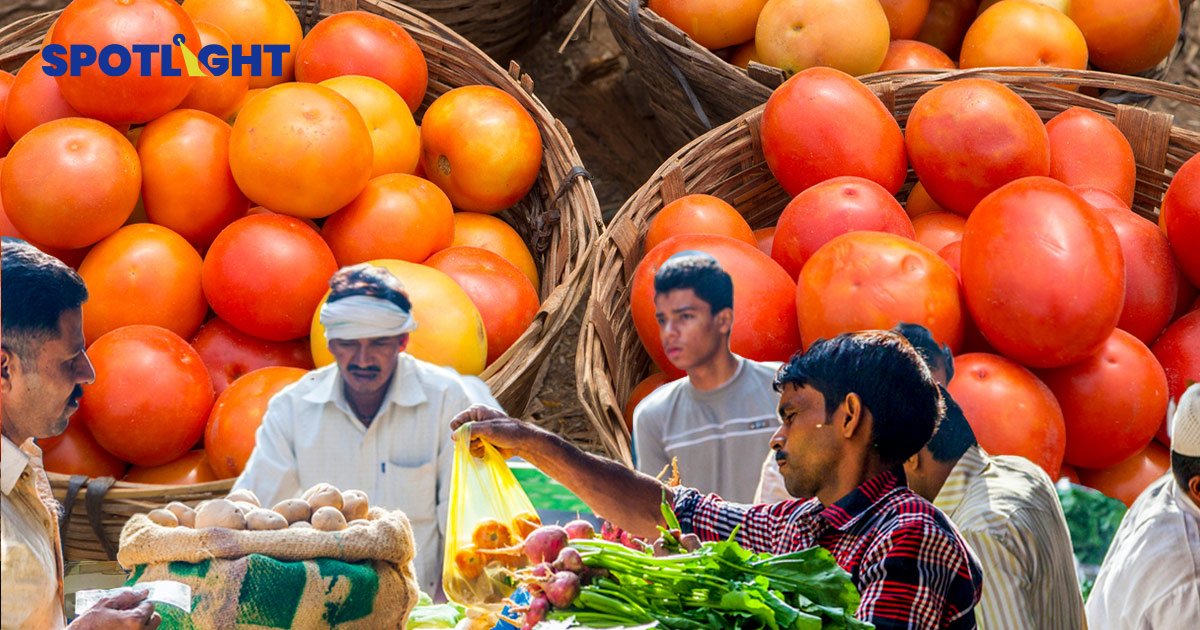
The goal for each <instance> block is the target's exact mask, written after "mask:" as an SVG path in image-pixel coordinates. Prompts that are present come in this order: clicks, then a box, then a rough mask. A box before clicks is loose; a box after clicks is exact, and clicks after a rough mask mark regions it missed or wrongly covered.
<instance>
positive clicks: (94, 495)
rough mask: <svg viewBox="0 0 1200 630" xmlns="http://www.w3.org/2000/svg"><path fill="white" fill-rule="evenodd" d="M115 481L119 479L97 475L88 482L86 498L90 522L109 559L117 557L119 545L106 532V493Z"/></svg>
mask: <svg viewBox="0 0 1200 630" xmlns="http://www.w3.org/2000/svg"><path fill="white" fill-rule="evenodd" d="M115 483H117V480H116V479H114V478H112V477H96V478H95V479H93V480H92V482H91V483H89V484H88V487H87V497H86V498H85V499H84V505H85V506H86V507H87V519H88V524H89V525H91V526H92V533H94V534H95V535H96V539H97V540H99V541H100V546H101V547H104V553H105V554H107V555H108V559H109V560H116V559H117V546H116V545H115V544H113V542H112V541H111V540H109V539H108V536H106V535H105V534H104V495H106V494H108V491H109V489H110V488H112V487H113V484H115Z"/></svg>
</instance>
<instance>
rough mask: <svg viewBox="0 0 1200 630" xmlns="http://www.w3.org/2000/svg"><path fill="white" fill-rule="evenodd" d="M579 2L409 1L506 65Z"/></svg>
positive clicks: (529, 0) (535, 0)
mask: <svg viewBox="0 0 1200 630" xmlns="http://www.w3.org/2000/svg"><path fill="white" fill-rule="evenodd" d="M576 1H577V0H405V2H404V4H406V5H408V6H410V7H412V8H414V9H416V10H418V11H421V12H422V13H425V14H426V15H428V16H429V17H431V18H433V19H435V20H437V21H439V22H441V23H442V24H445V25H446V26H448V27H450V28H451V29H453V30H454V32H456V33H458V34H459V35H462V36H463V37H465V38H467V41H469V42H471V43H472V44H475V45H476V46H478V47H480V48H481V49H483V51H484V52H486V53H487V54H489V55H491V56H492V58H494V59H495V60H496V61H499V62H500V63H504V62H506V61H508V58H509V55H511V54H513V53H516V52H519V51H520V50H522V49H523V48H525V47H527V46H529V45H531V44H533V42H535V41H537V39H538V38H539V37H541V36H542V34H544V33H545V32H546V31H547V30H549V29H550V27H552V26H553V25H554V21H555V20H556V19H558V18H559V17H560V16H562V15H563V14H564V13H566V12H567V11H569V10H570V9H571V7H572V6H574V4H575V2H576Z"/></svg>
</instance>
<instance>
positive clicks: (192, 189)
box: [137, 109, 250, 249]
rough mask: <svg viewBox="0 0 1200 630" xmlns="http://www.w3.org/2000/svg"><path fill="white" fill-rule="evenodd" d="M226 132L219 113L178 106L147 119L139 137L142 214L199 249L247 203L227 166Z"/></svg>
mask: <svg viewBox="0 0 1200 630" xmlns="http://www.w3.org/2000/svg"><path fill="white" fill-rule="evenodd" d="M229 135H230V128H229V125H228V124H226V123H225V121H223V120H221V119H220V118H217V117H216V116H213V115H212V114H209V113H206V112H201V111H197V110H192V109H181V110H177V111H173V112H169V113H167V114H166V115H164V116H162V117H161V118H157V119H155V120H152V121H150V124H148V125H146V126H145V127H143V128H142V135H141V137H140V138H139V139H138V144H137V152H138V157H139V158H140V159H141V163H142V204H143V205H144V206H145V209H146V218H147V219H149V220H150V221H151V222H153V223H157V224H159V225H162V226H164V227H168V228H170V229H171V230H174V231H175V232H176V233H178V234H179V235H180V236H182V237H183V238H185V239H187V240H188V242H190V243H191V244H192V245H194V246H196V247H197V248H200V249H203V248H206V247H208V246H209V245H210V244H211V243H212V241H213V239H214V238H216V237H217V234H219V233H220V232H221V230H223V229H224V228H225V226H227V225H229V224H230V223H233V222H234V221H236V220H238V219H240V218H241V217H243V216H245V214H246V210H247V209H248V208H249V207H250V200H249V199H246V196H245V195H243V194H242V191H241V189H239V188H238V186H237V182H236V181H234V179H233V173H232V172H231V171H230V170H229ZM197 191H203V194H197Z"/></svg>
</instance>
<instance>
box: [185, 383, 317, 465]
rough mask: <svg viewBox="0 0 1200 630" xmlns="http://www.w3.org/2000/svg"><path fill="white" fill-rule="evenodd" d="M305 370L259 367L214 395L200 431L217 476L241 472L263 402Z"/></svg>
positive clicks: (253, 440)
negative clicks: (206, 423)
mask: <svg viewBox="0 0 1200 630" xmlns="http://www.w3.org/2000/svg"><path fill="white" fill-rule="evenodd" d="M307 373H308V372H307V371H305V370H301V369H297V368H292V367H265V368H260V369H257V370H254V371H253V372H250V373H249V374H246V375H245V376H242V377H241V378H239V379H237V380H236V381H234V382H233V384H232V385H230V386H229V388H228V389H226V390H225V391H224V392H223V393H222V394H221V395H220V396H219V397H218V398H217V402H216V404H214V405H213V408H212V413H211V414H209V416H208V425H207V426H206V427H205V430H204V448H205V449H206V450H207V451H208V463H209V464H210V465H211V466H212V469H213V471H214V472H215V473H216V477H217V478H218V479H228V478H231V477H237V476H238V475H240V474H242V470H244V469H245V468H246V462H247V461H248V460H249V459H250V453H252V452H253V451H254V444H255V432H257V431H258V427H259V425H261V424H262V420H263V415H264V414H266V413H267V403H269V402H271V398H272V397H273V396H275V394H278V393H279V391H280V390H282V389H283V388H284V387H287V386H288V385H291V384H292V383H295V382H296V381H298V380H300V379H302V378H304V375H305V374H307Z"/></svg>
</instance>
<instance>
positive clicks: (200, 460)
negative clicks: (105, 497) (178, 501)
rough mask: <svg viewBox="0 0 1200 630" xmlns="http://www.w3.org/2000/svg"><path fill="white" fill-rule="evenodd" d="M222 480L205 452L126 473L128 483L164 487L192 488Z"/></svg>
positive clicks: (193, 453)
mask: <svg viewBox="0 0 1200 630" xmlns="http://www.w3.org/2000/svg"><path fill="white" fill-rule="evenodd" d="M218 479H220V477H219V476H217V474H216V473H215V472H214V471H213V468H212V466H211V465H210V464H209V461H208V454H207V453H206V452H205V451H204V450H195V451H188V452H186V453H184V454H183V455H181V456H180V457H179V459H176V460H174V461H170V462H167V463H165V464H159V465H158V466H134V467H133V468H130V469H129V472H128V473H125V479H123V481H125V482H127V483H151V484H158V485H164V486H190V485H195V484H199V483H209V482H212V481H216V480H218Z"/></svg>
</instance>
